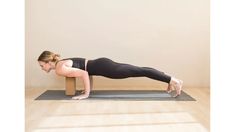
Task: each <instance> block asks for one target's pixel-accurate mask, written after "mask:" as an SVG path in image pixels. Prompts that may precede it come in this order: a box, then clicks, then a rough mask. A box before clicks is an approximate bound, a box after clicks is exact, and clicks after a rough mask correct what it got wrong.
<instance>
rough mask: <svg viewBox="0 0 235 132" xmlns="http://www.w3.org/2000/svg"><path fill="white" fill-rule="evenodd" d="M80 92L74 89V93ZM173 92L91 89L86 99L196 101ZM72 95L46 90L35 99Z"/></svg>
mask: <svg viewBox="0 0 235 132" xmlns="http://www.w3.org/2000/svg"><path fill="white" fill-rule="evenodd" d="M80 92H81V91H76V95H80ZM174 94H175V91H173V92H171V93H170V94H168V93H167V92H166V91H164V90H93V91H91V93H90V96H89V98H87V99H86V100H128V101H129V100H133V101H138V100H139V101H196V100H195V99H194V98H192V97H191V96H190V95H188V94H187V93H185V92H184V91H182V92H181V95H180V96H177V97H173V96H174ZM72 97H73V96H67V95H65V91H64V90H47V91H45V92H44V93H42V94H41V95H40V96H39V97H37V98H36V99H35V100H71V98H72Z"/></svg>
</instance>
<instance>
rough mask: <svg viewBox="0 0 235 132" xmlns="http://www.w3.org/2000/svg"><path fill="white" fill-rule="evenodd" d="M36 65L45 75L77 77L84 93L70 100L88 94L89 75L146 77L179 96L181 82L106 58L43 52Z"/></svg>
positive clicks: (82, 97) (120, 77)
mask: <svg viewBox="0 0 235 132" xmlns="http://www.w3.org/2000/svg"><path fill="white" fill-rule="evenodd" d="M38 63H39V65H40V66H41V68H42V70H44V71H46V72H47V73H48V72H50V71H51V70H55V72H56V74H57V75H60V76H66V77H79V78H81V79H82V80H83V83H84V88H85V90H84V92H83V93H82V94H81V95H78V96H74V97H73V98H72V99H79V100H80V99H85V98H88V97H89V94H90V80H89V75H96V76H104V77H107V78H112V79H123V78H128V77H148V78H151V79H154V80H158V81H162V82H165V83H168V87H167V90H166V91H167V92H168V93H170V92H171V91H172V90H173V89H175V90H176V95H175V97H176V96H179V95H180V94H181V89H182V85H183V81H182V80H179V79H176V78H174V77H171V76H169V75H166V74H165V73H164V72H162V71H159V70H156V69H154V68H150V67H139V66H134V65H130V64H124V63H118V62H114V61H112V60H110V59H108V58H98V59H94V60H87V59H85V58H78V57H77V58H66V59H60V55H59V54H55V53H53V52H51V51H43V52H42V53H41V54H40V56H39V57H38Z"/></svg>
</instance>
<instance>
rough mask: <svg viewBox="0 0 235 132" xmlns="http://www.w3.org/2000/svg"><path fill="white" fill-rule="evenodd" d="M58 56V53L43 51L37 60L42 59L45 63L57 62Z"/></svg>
mask: <svg viewBox="0 0 235 132" xmlns="http://www.w3.org/2000/svg"><path fill="white" fill-rule="evenodd" d="M59 57H60V55H59V54H55V53H53V52H51V51H43V52H42V53H41V55H40V56H39V57H38V61H42V62H45V63H48V62H57V61H59Z"/></svg>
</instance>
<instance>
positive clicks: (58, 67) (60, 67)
mask: <svg viewBox="0 0 235 132" xmlns="http://www.w3.org/2000/svg"><path fill="white" fill-rule="evenodd" d="M72 65H73V61H72V60H61V61H59V62H58V63H57V65H56V69H55V71H56V73H57V74H61V73H63V71H64V68H65V67H66V68H68V67H72Z"/></svg>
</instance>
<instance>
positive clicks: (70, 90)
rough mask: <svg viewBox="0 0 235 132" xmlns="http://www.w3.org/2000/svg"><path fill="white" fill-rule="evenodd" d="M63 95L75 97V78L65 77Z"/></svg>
mask: <svg viewBox="0 0 235 132" xmlns="http://www.w3.org/2000/svg"><path fill="white" fill-rule="evenodd" d="M65 88H66V90H65V94H66V95H75V93H76V78H75V77H65Z"/></svg>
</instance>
